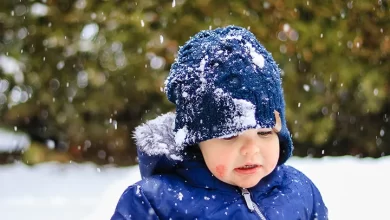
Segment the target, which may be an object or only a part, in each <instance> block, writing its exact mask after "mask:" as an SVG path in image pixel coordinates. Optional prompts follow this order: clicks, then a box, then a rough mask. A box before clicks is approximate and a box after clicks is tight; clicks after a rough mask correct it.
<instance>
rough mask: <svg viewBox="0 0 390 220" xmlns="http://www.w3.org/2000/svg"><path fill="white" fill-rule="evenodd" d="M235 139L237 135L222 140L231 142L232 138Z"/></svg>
mask: <svg viewBox="0 0 390 220" xmlns="http://www.w3.org/2000/svg"><path fill="white" fill-rule="evenodd" d="M236 137H237V135H233V136H231V137H227V138H224V140H232V139H234V138H236Z"/></svg>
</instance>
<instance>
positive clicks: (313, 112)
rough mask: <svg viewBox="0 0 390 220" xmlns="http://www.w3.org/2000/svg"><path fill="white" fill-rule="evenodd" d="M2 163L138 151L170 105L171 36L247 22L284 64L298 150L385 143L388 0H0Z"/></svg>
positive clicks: (360, 150)
mask: <svg viewBox="0 0 390 220" xmlns="http://www.w3.org/2000/svg"><path fill="white" fill-rule="evenodd" d="M0 4H1V7H0V152H1V153H0V163H1V164H9V163H14V162H17V161H19V162H23V163H25V164H29V165H33V164H37V163H42V162H47V161H59V162H63V163H69V161H73V162H86V161H88V162H93V163H96V164H100V165H104V164H114V165H119V166H127V165H133V164H135V163H136V152H135V146H134V143H133V140H132V131H133V130H134V127H135V126H136V125H139V124H140V123H141V122H143V121H145V120H147V119H151V118H154V117H156V116H157V115H159V114H161V113H165V112H167V111H170V110H174V106H173V105H172V104H170V103H169V102H168V101H167V100H166V97H165V95H164V93H163V92H162V87H163V82H164V79H165V77H166V76H167V74H168V72H169V69H170V65H171V64H172V62H173V61H174V59H175V55H176V53H177V50H178V47H179V46H180V45H183V44H184V43H185V42H186V41H187V40H188V39H189V37H190V36H192V35H194V34H195V33H197V32H198V31H200V30H203V29H214V28H217V27H222V26H226V25H229V24H234V25H239V26H243V27H246V28H248V29H250V30H251V31H252V32H253V33H254V34H255V35H256V36H257V38H258V40H259V41H260V42H261V43H262V44H264V45H265V47H266V48H267V49H268V50H269V51H270V52H271V53H272V54H273V57H274V58H275V60H276V61H277V62H278V63H279V66H280V68H281V69H282V75H283V80H284V82H283V86H284V89H285V96H286V102H287V103H286V104H287V110H286V111H287V120H288V126H289V128H290V130H291V133H292V136H293V140H294V144H295V151H294V155H295V156H299V157H308V156H310V157H323V156H342V155H353V156H357V157H373V158H378V157H381V156H385V155H389V154H390V122H389V118H390V97H389V94H390V62H389V60H390V59H389V58H390V57H389V54H390V29H389V27H390V13H389V7H390V6H389V2H388V1H383V0H379V1H371V0H360V1H319V0H318V1H293V0H292V1H282V0H275V1H258V0H248V1H241V0H232V1H224V0H214V1H211V0H193V1H188V0H187V1H186V0H173V1H172V0H159V1H157V0H142V1H129V0H126V1H125V0H105V1H104V0H41V1H33V0H2V1H1V3H0Z"/></svg>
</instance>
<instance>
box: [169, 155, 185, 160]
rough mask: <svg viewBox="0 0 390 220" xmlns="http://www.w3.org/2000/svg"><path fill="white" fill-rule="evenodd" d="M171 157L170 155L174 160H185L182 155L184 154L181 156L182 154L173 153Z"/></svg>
mask: <svg viewBox="0 0 390 220" xmlns="http://www.w3.org/2000/svg"><path fill="white" fill-rule="evenodd" d="M169 157H170V158H171V159H172V160H179V161H183V157H182V156H180V155H176V154H171V155H169Z"/></svg>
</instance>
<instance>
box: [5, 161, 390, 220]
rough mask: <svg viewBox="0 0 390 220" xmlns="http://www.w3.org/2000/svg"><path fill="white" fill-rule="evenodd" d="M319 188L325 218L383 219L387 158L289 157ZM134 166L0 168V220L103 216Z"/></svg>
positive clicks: (389, 193) (134, 176) (134, 177)
mask: <svg viewBox="0 0 390 220" xmlns="http://www.w3.org/2000/svg"><path fill="white" fill-rule="evenodd" d="M288 164H289V165H292V166H294V167H296V168H298V169H300V170H302V171H303V172H304V173H305V174H306V175H307V176H309V177H310V178H311V179H312V180H313V181H314V182H315V183H316V185H317V187H318V188H319V189H320V191H321V193H322V195H323V198H324V201H325V203H326V205H327V206H328V208H329V217H330V219H332V220H333V219H335V220H338V219H340V220H344V219H376V220H377V219H388V218H389V214H388V208H387V204H388V203H387V202H386V199H387V198H390V187H389V186H390V178H389V176H388V175H387V174H388V173H389V169H390V157H384V158H381V159H357V158H353V157H347V156H346V157H339V158H323V159H310V158H305V159H301V158H292V159H290V160H289V161H288ZM140 178H141V177H140V174H139V171H138V167H137V166H134V167H127V168H114V167H97V166H95V165H92V164H67V165H61V164H57V163H47V164H41V165H38V166H35V167H28V166H25V165H23V164H16V165H8V166H0V180H1V181H0V195H1V197H0V210H1V213H2V214H1V216H2V217H1V218H2V219H13V220H18V219H40V220H45V219H57V220H61V219H64V220H65V219H81V220H100V219H101V220H103V219H104V220H107V219H109V218H110V216H111V215H112V213H113V211H114V208H115V205H116V203H117V201H118V199H119V197H120V195H121V194H122V192H123V191H124V190H125V189H126V187H127V186H128V185H131V184H132V183H135V182H136V181H138V180H140Z"/></svg>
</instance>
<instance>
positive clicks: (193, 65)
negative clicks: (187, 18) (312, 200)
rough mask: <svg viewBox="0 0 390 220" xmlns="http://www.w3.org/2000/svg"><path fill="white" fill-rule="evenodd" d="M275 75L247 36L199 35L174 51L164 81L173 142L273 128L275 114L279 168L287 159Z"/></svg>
mask: <svg viewBox="0 0 390 220" xmlns="http://www.w3.org/2000/svg"><path fill="white" fill-rule="evenodd" d="M281 83H282V82H281V79H280V70H279V68H278V66H277V64H276V63H275V61H274V59H273V58H272V56H271V54H270V53H269V52H268V51H267V50H266V49H265V48H264V46H263V45H261V44H260V43H259V42H258V41H257V40H256V37H255V36H254V35H253V34H252V33H251V32H250V31H248V30H246V29H244V28H241V27H237V26H228V27H225V28H218V29H215V30H206V31H201V32H199V33H198V34H196V35H195V36H194V37H193V38H191V39H190V40H189V41H188V42H186V44H185V45H184V46H183V47H181V48H180V50H179V53H178V57H177V58H176V60H175V62H174V63H173V64H172V67H171V70H170V73H169V76H168V78H167V80H166V81H165V92H166V94H167V96H168V99H169V100H170V101H171V102H172V103H174V104H175V105H176V119H175V129H174V131H175V141H176V144H177V145H178V146H183V147H186V146H190V145H194V144H198V143H200V142H201V141H205V140H208V139H212V138H222V137H229V136H233V135H237V134H239V133H241V132H243V131H245V130H247V129H251V128H274V127H275V125H276V122H277V119H278V117H277V114H276V115H275V113H274V111H277V112H278V113H280V121H279V123H280V122H281V130H280V131H279V132H278V136H279V142H280V157H279V162H278V163H279V164H282V163H284V162H285V161H286V160H287V159H288V158H289V157H290V156H291V154H292V150H293V146H292V140H291V137H290V133H289V131H288V129H287V126H286V119H285V103H284V98H283V89H282V85H281Z"/></svg>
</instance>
